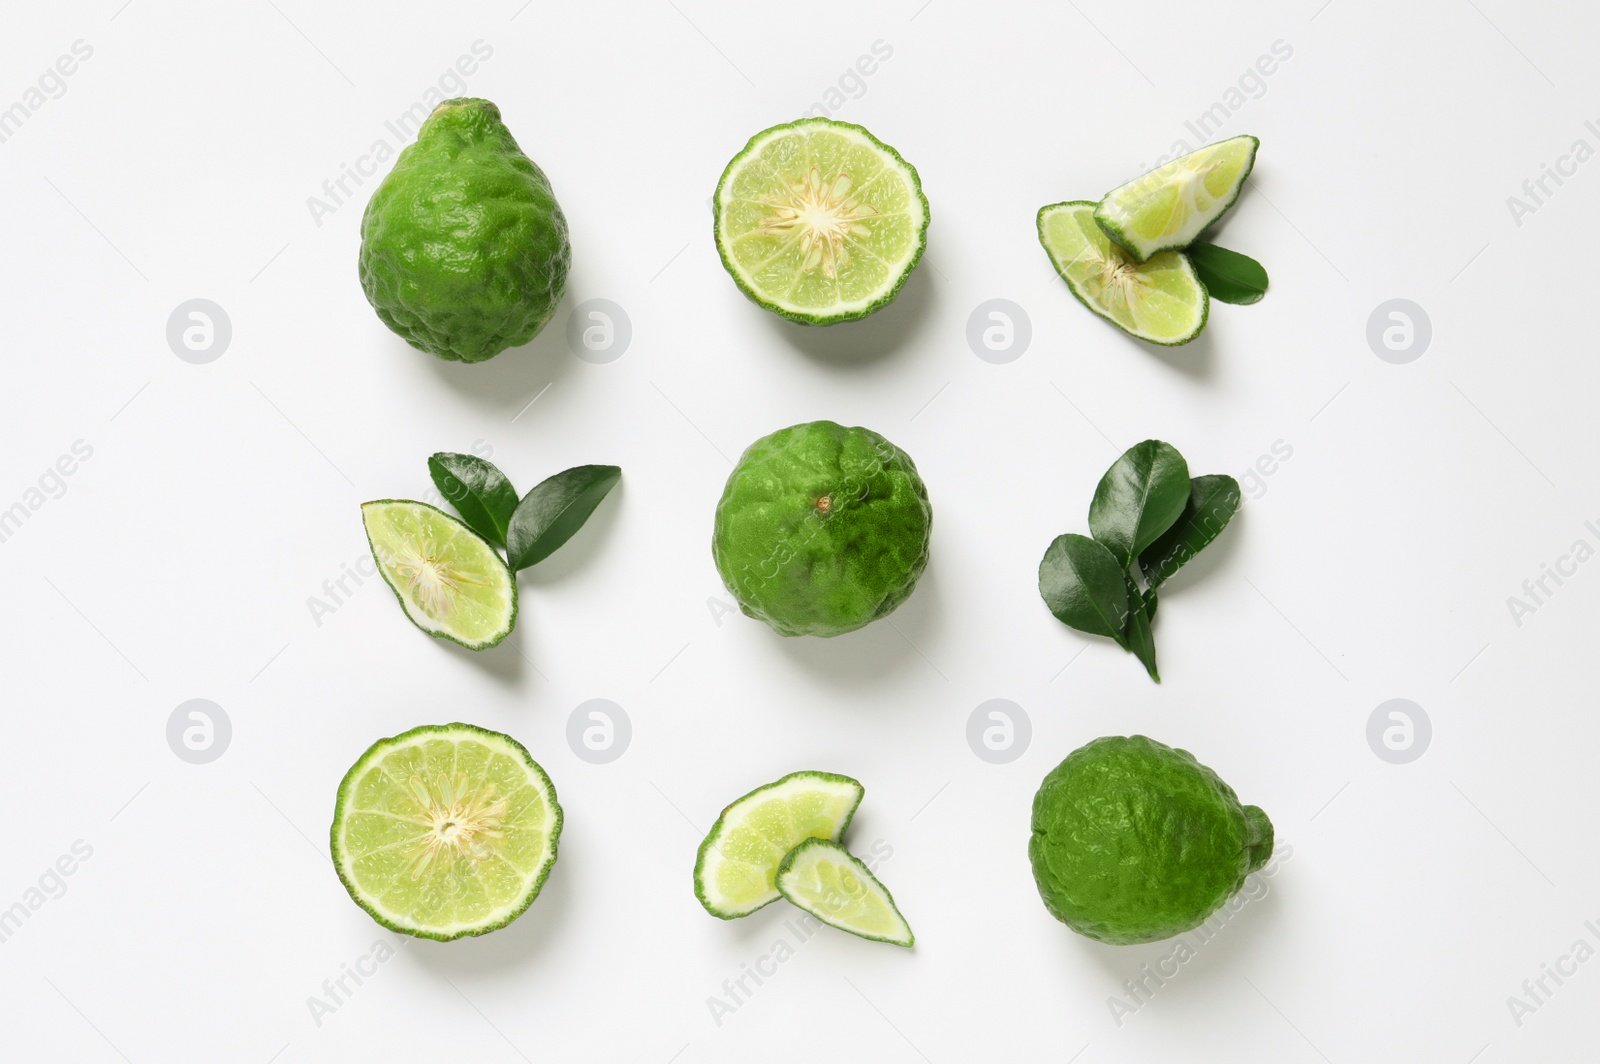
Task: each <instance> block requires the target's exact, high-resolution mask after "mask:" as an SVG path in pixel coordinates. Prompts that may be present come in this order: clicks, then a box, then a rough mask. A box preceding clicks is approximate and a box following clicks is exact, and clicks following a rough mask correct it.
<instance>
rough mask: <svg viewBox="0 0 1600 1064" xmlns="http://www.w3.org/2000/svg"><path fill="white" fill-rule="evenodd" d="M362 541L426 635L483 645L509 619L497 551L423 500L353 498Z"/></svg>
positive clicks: (513, 587)
mask: <svg viewBox="0 0 1600 1064" xmlns="http://www.w3.org/2000/svg"><path fill="white" fill-rule="evenodd" d="M361 521H362V524H364V525H365V526H366V529H367V542H368V544H370V546H371V548H372V557H373V560H374V561H376V562H377V563H378V571H379V572H380V573H382V574H383V579H384V581H385V582H386V583H387V584H388V585H389V587H390V588H391V589H393V591H394V593H395V597H396V598H398V599H399V600H400V606H401V608H403V609H404V610H405V611H406V616H407V617H409V618H410V619H411V623H413V624H415V625H416V626H417V627H418V628H421V629H422V630H423V631H424V632H427V633H428V634H429V635H432V636H437V637H439V638H440V639H448V640H450V641H452V642H455V643H460V644H461V645H462V646H464V647H466V648H467V649H469V650H483V649H486V648H488V647H492V646H494V645H495V644H496V643H498V642H500V640H502V639H504V638H505V637H506V636H507V635H508V634H509V633H510V631H511V628H512V626H513V625H515V624H516V622H517V582H516V579H515V577H513V576H512V574H511V570H510V569H509V568H507V567H506V563H505V562H504V561H503V560H502V559H501V557H500V554H499V552H497V551H496V550H495V549H494V547H492V546H490V544H489V542H488V540H486V539H484V538H483V537H482V536H480V535H478V534H477V533H476V532H474V531H472V529H470V528H468V527H467V526H466V525H464V524H462V523H461V522H460V521H457V520H456V519H455V518H453V517H451V516H450V515H449V514H447V513H444V512H443V511H442V510H438V509H436V508H434V507H432V506H429V505H428V504H427V503H422V502H411V501H409V500H406V499H378V500H376V501H373V502H366V503H362V504H361Z"/></svg>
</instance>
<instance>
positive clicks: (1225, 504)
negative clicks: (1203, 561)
mask: <svg viewBox="0 0 1600 1064" xmlns="http://www.w3.org/2000/svg"><path fill="white" fill-rule="evenodd" d="M1238 509H1239V482H1238V481H1237V480H1234V479H1233V478H1232V477H1230V476H1228V475H1226V474H1211V475H1208V476H1203V477H1195V478H1194V479H1193V480H1192V481H1190V482H1189V500H1188V502H1187V503H1185V504H1184V507H1183V513H1182V514H1181V515H1179V517H1178V520H1177V521H1175V522H1173V525H1172V527H1171V528H1169V529H1167V531H1166V532H1165V533H1163V534H1162V536H1161V538H1160V539H1158V540H1156V541H1155V542H1154V543H1152V544H1150V546H1148V547H1146V548H1145V549H1144V550H1143V551H1141V552H1140V554H1139V568H1140V569H1141V570H1143V572H1144V579H1145V582H1146V583H1147V584H1149V585H1150V594H1151V596H1152V597H1153V596H1154V593H1155V589H1156V588H1158V587H1160V586H1161V585H1162V583H1164V582H1165V581H1166V579H1167V577H1169V576H1171V575H1172V574H1173V573H1175V572H1177V571H1178V570H1179V569H1181V568H1182V567H1183V565H1184V563H1185V562H1187V561H1188V560H1189V559H1190V558H1193V557H1194V556H1195V555H1196V554H1199V553H1200V552H1201V551H1202V550H1203V549H1205V547H1206V545H1207V544H1209V543H1210V542H1211V541H1212V540H1214V539H1216V538H1217V536H1218V535H1219V534H1220V533H1221V532H1222V530H1223V529H1224V528H1226V527H1228V522H1229V521H1230V520H1232V519H1233V515H1234V513H1235V512H1236V511H1237V510H1238ZM1152 613H1153V611H1152Z"/></svg>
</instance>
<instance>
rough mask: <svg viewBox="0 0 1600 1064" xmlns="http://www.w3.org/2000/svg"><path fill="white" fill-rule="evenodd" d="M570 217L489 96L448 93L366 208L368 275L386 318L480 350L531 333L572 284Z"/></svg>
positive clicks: (455, 356) (453, 348) (433, 349)
mask: <svg viewBox="0 0 1600 1064" xmlns="http://www.w3.org/2000/svg"><path fill="white" fill-rule="evenodd" d="M571 262H572V249H571V246H570V245H569V243H568V241H567V220H566V218H565V216H564V215H562V213H561V207H560V206H559V205H558V204H557V203H556V199H555V194H554V193H553V192H551V190H550V182H549V180H548V179H546V177H545V175H544V171H542V170H540V169H539V167H538V166H537V165H535V164H534V162H533V161H532V160H531V159H529V158H528V157H527V156H526V155H524V154H523V153H522V150H521V149H520V148H518V147H517V142H516V141H515V140H514V139H513V138H512V136H511V133H510V131H509V130H507V129H506V127H505V123H503V122H502V121H501V120H500V109H499V108H498V107H496V106H495V105H494V104H492V103H490V102H489V101H488V100H475V99H465V98H463V99H455V100H446V101H445V102H444V103H442V104H440V105H439V106H438V107H437V108H435V109H434V112H433V114H432V115H430V116H429V117H428V119H427V121H425V122H424V123H423V124H422V128H421V129H420V130H419V131H418V133H417V141H416V143H415V144H412V145H410V146H409V147H407V148H406V149H405V150H404V151H402V152H401V153H400V157H399V158H398V159H397V160H395V164H394V169H393V170H391V171H390V172H389V175H388V176H387V177H385V178H384V179H383V183H382V184H380V185H379V186H378V190H377V191H376V192H374V193H373V194H372V199H371V201H369V202H368V203H367V210H366V214H365V215H364V216H363V217H362V219H361V259H360V268H361V287H362V289H363V290H364V291H365V292H366V294H367V301H368V302H370V303H371V304H372V307H373V309H374V310H376V311H377V312H378V317H380V318H382V319H383V322H384V324H385V325H387V326H389V328H390V329H392V330H394V332H395V333H396V334H398V335H399V336H401V337H402V338H404V339H405V341H406V342H407V343H409V344H411V346H413V347H416V348H419V349H421V350H423V351H427V352H428V353H429V354H433V355H437V356H438V357H440V358H443V359H447V360H450V361H460V362H482V361H484V360H485V359H489V358H493V357H494V356H495V355H497V354H499V353H500V352H501V351H504V350H505V349H506V348H508V347H516V346H518V345H520V344H525V343H527V342H528V341H529V340H531V339H533V337H534V335H535V334H536V333H538V331H539V330H540V329H542V328H543V327H544V325H545V323H546V322H548V321H549V320H550V318H551V316H552V315H553V314H554V313H555V309H556V304H557V303H558V302H559V301H560V299H561V293H562V291H563V290H564V289H565V288H566V283H567V269H568V267H569V266H570V265H571Z"/></svg>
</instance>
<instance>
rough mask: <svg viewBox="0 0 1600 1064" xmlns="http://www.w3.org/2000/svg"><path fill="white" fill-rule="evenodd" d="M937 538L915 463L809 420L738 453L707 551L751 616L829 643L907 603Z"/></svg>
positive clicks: (889, 447) (864, 436)
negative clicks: (826, 639)
mask: <svg viewBox="0 0 1600 1064" xmlns="http://www.w3.org/2000/svg"><path fill="white" fill-rule="evenodd" d="M932 528H933V508H932V507H931V506H930V505H929V502H928V490H927V488H926V487H925V486H924V485H923V483H922V478H921V477H920V476H918V474H917V467H916V465H915V463H913V462H912V461H911V457H910V455H908V454H906V453H905V452H904V451H902V450H900V448H898V447H896V446H895V445H894V444H892V443H890V442H889V441H888V440H886V439H884V438H883V437H882V436H880V435H878V434H877V433H876V432H873V431H872V430H870V429H864V428H845V427H844V426H842V425H838V424H835V423H834V422H832V421H812V422H808V423H806V424H802V425H793V426H790V427H789V428H786V429H780V430H779V431H777V432H774V433H773V434H772V435H770V436H764V437H762V438H761V439H759V440H757V441H756V442H755V443H752V444H751V445H750V446H749V448H748V449H746V450H745V452H744V455H743V456H742V457H741V458H740V459H739V464H738V465H737V466H736V467H735V468H734V470H733V473H732V474H731V475H730V476H729V477H728V483H727V486H726V487H725V488H724V490H723V493H722V500H721V501H720V502H719V503H718V504H717V514H716V524H715V529H714V531H713V534H712V539H711V553H712V557H713V558H714V559H715V561H716V564H717V571H718V572H719V573H721V575H722V581H723V583H724V584H725V585H727V588H728V590H729V591H730V592H732V594H733V596H734V598H735V599H737V600H738V603H739V607H740V609H742V610H743V611H744V612H745V613H746V614H747V615H749V616H751V617H755V618H757V619H759V620H762V621H765V622H766V623H767V624H769V625H771V626H772V628H773V629H774V630H775V631H777V632H779V633H780V634H782V635H816V636H834V635H841V634H843V633H845V632H852V631H855V630H856V629H857V628H861V627H863V626H864V625H867V624H870V623H871V622H872V621H875V620H877V619H878V618H879V617H883V616H886V615H888V614H889V613H892V612H893V611H894V610H895V609H896V608H898V607H899V605H900V604H901V603H902V602H904V601H905V600H906V599H907V598H908V597H909V596H910V594H911V592H912V589H913V588H915V587H916V584H917V579H918V577H920V576H921V575H922V571H923V569H924V568H926V567H927V564H928V545H929V542H930V538H931V534H932Z"/></svg>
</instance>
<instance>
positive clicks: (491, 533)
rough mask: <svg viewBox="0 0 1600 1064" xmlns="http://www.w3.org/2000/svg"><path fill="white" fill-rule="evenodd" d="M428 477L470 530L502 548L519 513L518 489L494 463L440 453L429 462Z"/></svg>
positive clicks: (461, 455)
mask: <svg viewBox="0 0 1600 1064" xmlns="http://www.w3.org/2000/svg"><path fill="white" fill-rule="evenodd" d="M428 475H429V476H431V477H433V483H434V486H435V487H437V488H438V489H439V493H440V494H441V495H443V496H444V497H445V498H446V499H448V500H449V501H450V505H451V506H454V507H455V508H456V513H458V514H460V515H461V520H463V521H465V522H466V524H467V527H468V528H470V529H472V530H473V531H474V532H476V533H477V534H478V535H480V536H482V537H483V538H484V539H486V540H488V541H489V542H490V543H495V544H498V545H500V546H502V547H503V546H505V545H506V530H507V529H508V528H509V527H510V525H511V515H512V514H513V513H515V512H516V509H517V489H516V488H513V487H512V486H511V481H510V480H508V479H506V475H505V474H504V473H502V472H500V470H499V469H497V468H496V467H495V465H494V463H493V462H488V461H485V460H484V459H482V458H479V457H477V456H476V455H470V454H452V453H450V452H449V451H440V452H439V453H438V454H436V455H433V456H432V457H430V458H429V459H428Z"/></svg>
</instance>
